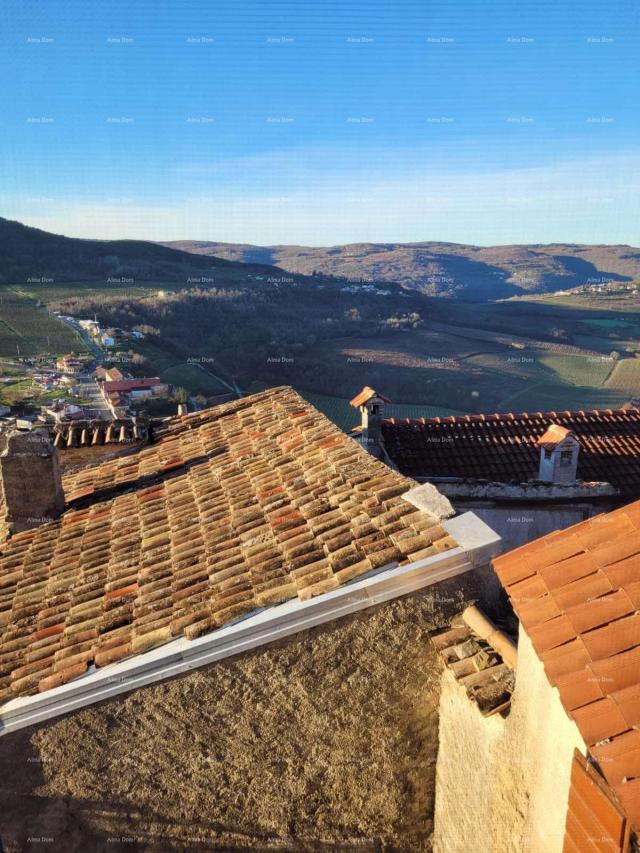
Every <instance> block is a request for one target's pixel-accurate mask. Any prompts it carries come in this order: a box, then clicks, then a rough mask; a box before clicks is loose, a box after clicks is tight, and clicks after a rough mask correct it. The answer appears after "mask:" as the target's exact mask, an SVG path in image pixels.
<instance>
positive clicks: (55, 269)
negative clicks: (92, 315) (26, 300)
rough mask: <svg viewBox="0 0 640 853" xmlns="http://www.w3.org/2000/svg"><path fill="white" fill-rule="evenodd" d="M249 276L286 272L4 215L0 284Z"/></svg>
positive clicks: (0, 237) (0, 227) (0, 225)
mask: <svg viewBox="0 0 640 853" xmlns="http://www.w3.org/2000/svg"><path fill="white" fill-rule="evenodd" d="M251 272H255V273H261V274H263V275H279V276H282V274H283V271H282V270H276V269H274V268H273V267H271V266H264V265H258V266H256V267H255V269H253V270H252V269H250V268H249V267H247V265H246V264H240V263H238V262H234V261H233V260H226V259H223V258H217V257H211V256H209V255H207V256H202V255H197V254H190V253H187V252H183V251H180V250H179V249H173V248H170V247H167V246H163V245H162V244H160V243H153V242H151V241H145V240H86V239H79V238H76V237H64V236H62V235H60V234H51V233H49V232H48V231H41V230H40V229H39V228H31V227H30V226H28V225H23V224H22V223H20V222H14V221H11V220H8V219H2V218H1V217H0V283H11V284H18V283H23V282H28V281H29V280H31V281H38V280H40V281H43V282H47V281H51V282H52V283H55V282H64V281H82V280H86V281H105V282H106V281H108V280H109V279H113V280H124V281H129V280H130V279H131V280H132V281H133V282H139V281H140V282H142V281H166V282H169V281H171V282H174V283H175V282H184V283H185V285H186V284H189V279H192V283H197V282H198V281H199V280H200V279H201V280H202V281H209V279H211V280H212V281H213V282H214V283H215V282H216V281H217V280H218V279H220V280H222V279H225V278H230V277H231V278H234V277H237V278H238V280H246V279H247V278H248V276H249V274H250V273H251Z"/></svg>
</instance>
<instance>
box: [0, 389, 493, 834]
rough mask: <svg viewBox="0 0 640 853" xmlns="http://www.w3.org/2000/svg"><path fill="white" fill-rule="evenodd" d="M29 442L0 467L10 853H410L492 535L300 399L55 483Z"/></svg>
mask: <svg viewBox="0 0 640 853" xmlns="http://www.w3.org/2000/svg"><path fill="white" fill-rule="evenodd" d="M30 435H34V436H35V437H38V438H39V439H42V440H41V441H38V442H36V441H34V442H32V443H28V442H26V440H25V438H24V436H23V437H14V436H9V437H8V439H7V442H8V443H7V445H6V446H5V449H4V451H3V453H2V455H1V456H0V462H1V466H0V474H1V476H2V478H3V482H4V483H5V487H4V496H5V499H4V504H3V524H4V527H5V530H6V532H7V533H8V534H10V536H9V538H8V539H7V541H6V542H5V544H4V545H3V546H2V550H1V552H0V584H1V586H0V796H1V798H2V801H3V805H4V808H3V810H2V812H1V813H0V837H1V838H2V841H3V844H4V846H5V848H6V849H7V850H14V849H16V850H19V849H22V848H23V847H24V846H25V843H26V837H27V836H29V837H50V838H53V842H51V843H53V844H54V846H55V848H56V849H61V850H65V851H73V850H78V851H85V850H87V849H90V850H92V851H100V850H112V851H113V850H125V849H126V850H143V849H144V850H150V849H158V850H168V849H179V850H201V849H207V848H213V847H215V848H216V849H229V848H230V847H236V848H237V846H238V845H242V846H244V847H245V848H246V847H247V846H248V847H249V848H250V849H261V847H262V846H263V845H264V843H265V839H266V838H269V839H272V842H270V843H272V845H275V846H276V847H277V846H278V845H279V846H280V847H281V848H286V849H288V848H289V847H291V846H294V847H295V845H297V847H298V848H301V849H305V850H307V849H314V848H315V847H318V849H320V847H321V846H322V845H326V844H327V843H331V844H334V845H338V846H339V845H341V844H345V843H353V842H354V839H355V841H357V843H358V845H359V846H363V845H364V847H365V848H366V847H367V846H369V848H370V849H379V848H381V847H382V846H387V847H388V846H392V847H395V848H396V849H401V850H422V849H424V848H425V846H427V845H428V843H429V839H430V837H431V833H432V829H433V811H434V790H435V760H436V753H437V715H438V707H437V701H438V693H439V678H440V663H439V657H438V655H437V653H436V651H435V650H434V649H433V647H432V645H431V644H430V643H429V641H428V637H429V635H430V633H431V632H433V631H436V630H442V629H444V628H446V627H447V626H448V625H449V623H450V621H451V619H452V618H453V616H454V615H455V614H456V613H457V612H458V611H459V610H460V609H464V608H465V607H466V606H467V605H470V604H474V603H478V604H479V605H481V606H482V607H483V608H484V609H489V610H490V608H491V606H492V599H493V598H495V594H496V591H497V583H496V582H495V580H494V582H493V584H492V575H491V572H490V569H489V561H490V559H491V558H492V557H493V556H495V555H496V554H497V553H498V552H499V550H500V540H499V537H498V536H496V534H494V533H493V531H491V530H490V529H489V528H488V527H487V526H486V525H485V524H484V523H483V522H482V521H481V520H480V519H478V518H477V517H476V516H475V515H474V514H473V513H463V514H458V515H456V514H455V513H454V510H453V508H452V507H451V504H450V503H449V501H448V500H447V499H446V498H445V497H443V496H442V495H440V494H439V493H438V492H437V490H436V489H435V488H433V487H432V486H430V485H429V484H423V485H418V484H416V482H415V481H413V480H411V479H409V478H406V477H404V476H403V475H401V474H399V473H397V472H395V471H392V470H391V469H389V468H388V467H387V466H386V465H384V464H383V463H381V462H379V461H377V460H375V459H374V458H373V457H372V456H371V455H369V454H367V453H365V452H364V451H363V450H362V448H360V447H359V446H358V445H357V443H356V442H354V441H352V440H351V439H350V438H349V437H348V436H346V435H345V434H344V433H343V432H341V431H340V430H339V429H338V428H337V427H336V426H335V425H334V424H332V423H331V422H330V421H328V420H327V419H326V418H325V417H324V416H323V415H321V414H320V413H319V412H317V411H316V410H315V409H314V408H313V407H312V406H311V405H310V404H309V403H307V402H306V401H304V400H303V399H302V398H301V397H299V396H298V395H297V394H296V393H295V392H294V391H293V390H292V389H289V388H275V389H271V390H269V391H266V392H263V393H261V394H257V395H254V396H252V397H247V398H243V399H240V400H235V401H233V402H230V403H226V404H223V405H220V406H217V407H215V408H212V409H208V410H204V411H201V412H196V413H192V414H188V415H183V416H180V417H176V418H172V419H170V420H168V421H167V422H166V423H164V424H163V425H161V426H160V428H159V429H158V431H157V432H156V434H155V435H154V436H153V437H152V443H149V442H148V441H147V442H146V443H145V442H141V443H139V444H138V445H136V446H133V447H127V448H125V450H124V452H123V454H122V455H118V456H115V457H114V458H111V459H108V460H106V461H102V462H100V463H98V464H94V465H90V466H88V467H84V468H80V469H70V470H69V471H68V473H65V474H63V475H61V474H60V470H59V467H58V466H57V463H56V451H55V449H54V448H51V447H50V443H48V442H47V441H46V440H45V436H43V435H42V434H41V433H40V432H39V431H35V433H32V434H30ZM18 444H19V448H18V447H17V445H18ZM14 445H15V447H14ZM15 449H17V450H19V453H18V454H17V456H15V455H14V450H15ZM65 452H68V451H65ZM31 455H32V456H33V461H34V462H35V461H37V464H38V468H37V481H36V482H32V481H31V478H30V476H29V472H30V471H31V470H32V466H31V464H30V462H31ZM19 484H21V489H22V491H21V490H20V488H18V485H19ZM25 493H26V494H28V497H29V503H28V507H27V508H26V509H25V506H24V505H23V501H24V499H25ZM391 674H393V677H390V676H391Z"/></svg>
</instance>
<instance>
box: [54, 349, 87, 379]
mask: <svg viewBox="0 0 640 853" xmlns="http://www.w3.org/2000/svg"><path fill="white" fill-rule="evenodd" d="M56 368H57V370H59V371H60V373H66V374H71V375H74V376H76V375H78V374H80V373H82V372H83V371H84V370H86V368H87V360H86V358H81V357H80V356H78V355H74V354H73V353H68V354H67V355H63V356H60V358H59V359H58V360H57V361H56Z"/></svg>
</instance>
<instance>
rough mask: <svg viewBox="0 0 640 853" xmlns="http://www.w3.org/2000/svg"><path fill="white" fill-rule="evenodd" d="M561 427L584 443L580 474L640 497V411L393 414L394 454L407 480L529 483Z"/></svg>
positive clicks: (390, 442) (390, 449) (389, 430)
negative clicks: (550, 435) (546, 442)
mask: <svg viewBox="0 0 640 853" xmlns="http://www.w3.org/2000/svg"><path fill="white" fill-rule="evenodd" d="M553 424H555V425H556V426H557V427H560V428H564V429H566V430H569V431H570V432H572V433H573V435H574V437H575V438H576V439H577V440H578V441H579V443H580V447H581V450H580V456H579V459H578V478H579V479H582V480H584V481H586V482H607V483H611V484H612V485H614V486H615V487H616V488H617V489H618V490H619V492H620V493H621V494H622V495H626V496H628V499H629V500H631V499H632V498H635V497H637V496H638V495H639V494H640V409H635V408H628V409H602V410H595V411H589V412H585V411H578V412H547V413H546V414H543V413H541V412H535V413H527V412H523V413H521V414H511V413H509V414H502V415H501V414H494V415H464V416H460V417H454V416H451V417H444V418H415V419H402V420H400V419H395V418H389V419H386V420H384V421H383V423H382V436H383V439H384V446H385V450H386V452H387V454H388V455H389V457H390V458H391V459H392V461H393V463H394V464H395V465H396V466H397V467H398V469H399V470H400V471H401V472H402V473H403V474H405V475H406V476H407V477H425V478H434V479H435V478H440V477H455V478H460V479H480V480H488V481H492V482H499V483H525V482H527V481H528V480H531V479H535V478H536V477H537V474H538V465H539V459H540V448H539V447H538V445H537V442H538V440H539V439H540V438H541V436H543V435H544V434H545V433H546V432H547V430H549V428H550V427H551V426H552V425H553Z"/></svg>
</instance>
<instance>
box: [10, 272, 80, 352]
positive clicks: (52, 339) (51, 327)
mask: <svg viewBox="0 0 640 853" xmlns="http://www.w3.org/2000/svg"><path fill="white" fill-rule="evenodd" d="M81 349H84V344H83V343H82V341H81V339H80V338H79V337H78V335H76V334H75V332H74V331H73V330H72V329H70V328H69V327H68V326H66V325H65V324H64V323H62V322H60V321H59V320H57V319H55V318H54V317H51V316H49V315H48V314H47V312H46V310H45V309H44V308H39V307H38V303H37V302H35V301H34V300H33V299H30V298H28V297H25V296H23V295H21V294H18V293H16V292H15V291H14V290H12V289H11V288H8V287H0V356H5V357H6V356H9V357H16V356H25V355H40V354H57V353H64V352H69V351H70V350H81Z"/></svg>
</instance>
